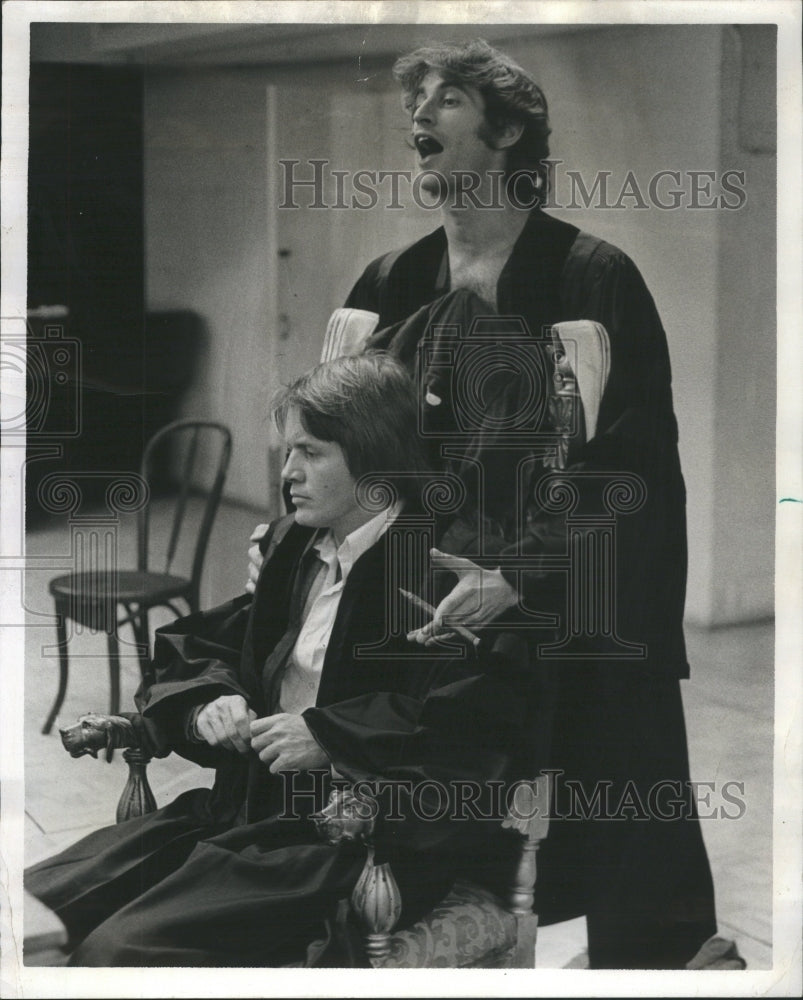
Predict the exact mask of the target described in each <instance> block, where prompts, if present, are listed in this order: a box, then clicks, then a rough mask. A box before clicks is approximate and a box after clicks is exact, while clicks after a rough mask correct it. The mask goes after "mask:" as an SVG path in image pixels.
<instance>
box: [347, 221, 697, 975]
mask: <svg viewBox="0 0 803 1000" xmlns="http://www.w3.org/2000/svg"><path fill="white" fill-rule="evenodd" d="M497 299H498V303H497V309H496V310H490V312H492V313H493V312H497V313H498V314H499V315H500V316H502V317H504V316H512V317H522V318H523V319H524V321H525V323H526V327H527V328H528V330H529V333H530V334H531V335H532V336H533V338H534V339H536V340H537V339H538V335H539V333H540V332H541V331H543V330H544V329H545V328H547V327H549V326H551V325H552V324H555V323H558V322H562V321H566V320H578V319H588V320H593V321H596V322H599V323H602V324H603V325H604V326H605V328H606V330H607V331H608V334H609V337H610V362H611V368H610V376H609V379H608V382H607V385H606V389H605V392H604V394H603V397H602V400H601V404H600V409H599V415H598V424H597V431H596V434H595V435H594V437H593V438H592V439H591V440H590V441H587V442H586V443H584V444H583V445H582V446H581V447H579V448H575V449H574V450H573V451H572V452H570V461H569V465H568V468H567V469H566V470H565V475H566V477H567V478H568V479H572V478H573V474H574V473H587V472H594V473H602V474H603V475H604V474H608V473H610V474H615V473H619V472H625V473H628V474H631V475H636V476H638V477H639V478H640V480H641V481H642V482H643V483H644V485H645V487H646V502H645V503H644V504H643V506H642V507H641V509H639V510H638V511H637V512H635V513H633V514H628V515H626V516H622V517H620V518H619V519H618V522H617V545H616V557H617V561H616V596H617V608H616V611H617V614H616V626H617V633H618V636H619V637H620V638H621V639H623V640H625V641H628V642H632V643H637V644H640V645H642V646H643V647H644V649H645V655H644V657H643V658H642V659H639V660H636V661H633V660H630V659H617V658H616V657H615V656H607V657H604V658H603V657H597V658H595V657H594V656H593V655H590V656H588V657H586V658H584V659H577V660H561V661H555V663H554V664H553V673H554V678H555V685H556V687H557V691H558V694H557V699H556V705H555V712H554V716H553V719H552V729H553V732H552V752H551V764H552V767H553V768H555V769H556V770H557V771H558V772H559V776H558V778H557V780H556V786H555V788H556V794H555V800H554V808H553V822H552V824H551V827H550V833H549V836H548V838H547V841H546V843H545V844H544V845H543V846H542V848H541V851H540V853H539V878H538V883H537V887H536V893H537V909H538V912H539V915H540V917H541V919H542V921H543V922H550V921H553V920H561V919H566V918H569V917H573V916H577V915H579V914H582V913H585V914H586V915H587V917H588V931H589V954H590V961H591V964H592V967H605V966H608V967H611V966H613V967H615V966H621V967H640V966H646V967H672V966H682V965H683V964H685V962H686V961H688V960H689V959H690V958H691V957H692V956H693V955H694V953H695V952H696V950H697V948H699V946H700V945H701V944H702V943H703V941H704V940H705V939H706V938H707V937H708V936H709V935H711V934H713V933H714V932H715V930H716V920H715V915H714V897H713V885H712V881H711V874H710V869H709V865H708V859H707V856H706V853H705V848H704V845H703V842H702V836H701V832H700V828H699V822H698V820H697V816H696V810H695V805H694V802H693V794H692V792H691V790H690V787H689V766H688V751H687V746H686V733H685V724H684V719H683V709H682V703H681V697H680V690H679V685H678V683H677V679H678V678H682V677H686V676H688V664H687V661H686V651H685V642H684V637H683V624H682V623H683V608H684V601H685V588H686V568H687V549H686V513H685V503H686V495H685V487H684V483H683V478H682V475H681V470H680V462H679V457H678V450H677V423H676V420H675V415H674V412H673V407H672V392H671V371H670V363H669V353H668V348H667V343H666V336H665V334H664V331H663V328H662V325H661V321H660V318H659V316H658V313H657V311H656V308H655V305H654V302H653V300H652V297H651V295H650V293H649V291H648V290H647V288H646V286H645V284H644V281H643V279H642V278H641V275H640V274H639V272H638V270H637V269H636V267H635V265H634V264H633V263H632V261H631V260H630V259H629V258H628V257H627V256H626V255H625V254H624V253H622V251H620V250H618V249H617V248H616V247H613V246H611V245H610V244H608V243H605V242H603V241H602V240H599V239H596V238H594V237H592V236H589V235H588V234H585V233H582V232H580V231H579V230H578V229H577V228H575V227H574V226H571V225H568V224H567V223H564V222H561V221H558V220H556V219H554V218H552V217H550V216H548V215H546V214H545V213H543V212H541V211H538V210H536V211H534V212H533V213H531V216H530V218H529V219H528V222H527V224H526V225H525V227H524V230H523V231H522V233H521V235H520V237H519V239H518V241H517V242H516V245H515V247H514V249H513V252H512V254H511V257H510V259H509V260H508V262H507V264H506V265H505V267H504V269H503V271H502V273H501V276H500V278H499V282H498V287H497ZM346 305H347V306H350V307H354V308H361V309H367V310H371V311H373V312H376V313H378V314H379V317H380V318H379V329H378V332H377V333H376V334H375V335H374V337H373V339H372V341H371V344H370V346H371V347H374V348H377V349H387V350H390V351H392V352H394V353H396V354H397V355H398V356H400V357H401V358H402V360H404V361H405V362H406V363H407V364H408V365H409V366H410V368H411V371H413V372H414V373H415V374H416V376H417V377H418V378H419V379H420V380H421V395H422V402H421V405H422V426H426V422H427V420H428V419H431V418H432V416H433V411H432V410H431V409H429V410H428V408H427V404H426V401H425V400H424V399H423V397H424V394H425V392H426V391H427V389H428V388H429V387H430V386H429V384H428V382H427V378H428V373H427V372H426V370H424V368H423V367H422V365H421V364H419V363H418V362H417V355H416V351H417V348H418V344H419V342H420V341H421V338H422V337H423V336H424V335H425V334H426V331H427V329H428V328H430V327H431V325H432V324H437V325H441V326H443V327H445V328H446V329H448V326H449V324H452V325H453V326H454V327H456V328H462V329H463V330H465V328H466V327H467V326H468V325H469V324H470V323H471V322H472V319H473V318H476V316H478V315H487V314H488V312H489V308H488V306H487V305H486V304H484V303H482V302H481V301H480V300H479V299H478V298H477V297H476V296H474V295H472V294H471V293H469V292H465V291H460V290H458V291H455V292H448V256H447V244H446V237H445V233H444V231H443V230H442V229H439V230H437V231H436V232H434V233H432V234H430V235H429V236H427V237H425V238H424V239H422V240H420V241H418V242H417V243H415V244H414V245H412V246H410V247H407V248H405V249H403V250H400V251H396V252H393V253H390V254H386V255H384V256H383V257H380V258H378V259H377V260H375V261H374V262H373V263H372V264H370V265H369V266H368V268H366V270H365V272H364V274H363V275H362V277H361V278H360V279H359V280H358V282H357V284H356V285H355V287H354V289H353V290H352V292H351V294H350V296H349V298H348V300H347V303H346ZM521 385H522V382H521V380H517V379H516V378H515V376H513V377H511V378H510V379H509V385H508V386H507V387H504V388H503V390H502V391H500V393H499V394H498V395H497V396H496V397H494V400H493V406H492V408H491V412H490V417H491V419H489V420H488V421H487V426H485V427H482V426H481V427H479V428H478V431H477V434H476V436H475V437H474V439H473V440H472V441H471V442H470V444H469V446H468V448H466V447H465V445H464V446H463V453H464V454H467V455H468V456H469V457H470V459H473V460H474V462H480V463H481V464H482V465H483V467H484V468H485V469H486V481H487V482H488V483H489V484H490V485H489V487H488V490H487V492H486V496H485V500H486V507H485V508H484V515H485V516H486V517H487V515H489V514H490V518H489V520H490V522H491V523H492V525H494V526H495V529H496V530H495V533H494V531H491V532H489V533H488V534H487V535H486V546H485V549H484V551H483V552H482V553H479V554H481V555H483V554H484V555H491V554H492V553H493V552H501V553H502V554H503V555H505V554H509V553H511V552H515V551H519V552H521V553H522V554H525V555H528V556H530V557H532V556H535V557H539V556H541V555H543V556H547V557H549V556H552V555H555V554H558V555H560V554H563V553H565V552H566V551H567V530H566V519H565V516H563V515H555V514H551V513H549V512H547V511H545V510H539V509H537V508H535V509H534V508H533V507H532V506H531V509H530V510H529V511H528V516H527V518H526V524H525V525H524V527H522V518H520V517H519V516H518V506H517V504H518V500H519V498H518V497H516V496H515V495H514V493H513V491H512V490H511V488H510V485H509V484H510V483H511V482H515V478H514V477H513V475H512V474H511V461H512V460H511V457H510V456H511V452H509V451H505V450H504V449H499V448H496V447H495V441H496V435H497V433H498V432H497V430H496V428H498V427H499V426H500V423H499V418H501V417H503V416H504V414H505V407H507V408H508V410H509V411H510V412H517V410H516V407H517V406H520V404H521V392H522V390H521ZM438 393H439V395H440V389H439V390H438ZM444 440H446V441H447V443H448V439H447V438H444ZM446 464H447V467H448V466H449V465H450V464H451V467H452V468H453V469H455V470H456V471H457V473H458V474H459V475H462V474H463V473H464V471H465V469H466V468H467V467H469V466H470V465H471V462H470V461H469V462H463V463H462V465H461V464H460V463H455V462H454V460H452V461H451V463H449V462H447V463H446ZM573 481H574V482H575V483H576V484H577V488H578V490H579V491H580V497H581V499H580V504H581V505H582V504H583V503H584V502H585V501H584V499H583V495H584V491H586V490H588V488H589V485H590V484H593V479H589V478H587V477H586V478H584V477H583V476H582V475H578V476H574V479H573ZM469 490H470V486H469ZM591 502H592V503H593V498H592V499H591ZM581 509H582V507H581ZM468 534H469V536H470V532H469V533H468ZM455 537H456V538H457V540H458V545H457V547H456V548H453V547H450V543H451V541H452V540H453V538H455ZM462 540H463V539H462V537H461V534H460V532H457V533H455V532H454V531H453V530H452V531H451V534H450V532H449V531H446V532H445V535H444V539H443V547H444V548H446V549H448V550H449V551H456V550H459V549H460V542H461V541H462ZM470 544H471V542H469V546H470ZM464 551H465V550H464ZM466 554H470V548H469V551H467V552H466ZM511 582H513V580H511ZM521 585H522V587H523V593H524V597H525V600H526V603H527V605H528V606H529V607H530V608H535V609H541V610H543V611H546V612H558V613H561V612H563V613H564V614H565V610H566V601H567V595H566V577H565V574H564V573H563V572H556V571H555V570H554V569H551V568H550V567H549V565H548V561H547V560H545V561H544V565H543V568H536V570H535V571H532V572H528V573H526V574H525V575H524V576H523V577H522V580H521ZM531 632H532V635H533V637H534V638H535V639H536V640H537V641H541V642H543V641H544V640H545V639H548V638H549V633H548V632H547V633H546V634H545V632H544V629H543V628H539V627H536V626H534V627H533V628H532V629H531ZM540 665H541V666H544V660H543V658H542V659H541V662H540ZM572 782H574V783H576V785H577V786H579V787H580V788H581V789H582V791H583V794H584V796H585V800H586V801H588V802H593V800H594V795H595V793H596V792H597V791H598V790H599V789H601V788H603V789H605V791H606V795H607V797H608V800H609V802H610V803H611V805H610V808H609V809H608V812H613V813H614V814H616V813H617V807H618V805H619V804H620V803H621V802H622V800H623V798H625V797H626V796H627V795H628V794H631V795H632V792H633V789H635V794H636V796H637V797H638V800H639V803H640V804H642V805H644V806H645V810H643V811H644V812H645V813H647V814H648V813H649V809H647V808H646V804H647V802H648V799H649V795H650V790H651V789H653V788H655V787H656V786H657V785H659V784H660V783H661V782H673V783H680V787H682V788H683V792H682V796H681V797H682V801H683V809H682V812H683V816H682V817H680V816H678V817H677V818H675V819H674V820H672V821H667V820H666V819H664V818H661V817H657V816H656V815H654V811H653V814H651V815H641V814H640V813H639V814H638V815H635V814H634V811H633V810H630V811H629V812H628V811H627V810H625V811H624V815H621V816H619V817H618V818H617V819H605V818H604V815H603V816H596V817H595V816H593V815H592V816H590V817H586V816H585V814H584V813H583V811H582V810H581V815H579V816H578V815H577V809H576V805H577V799H576V795H574V793H573V791H572ZM631 783H632V784H631ZM603 812H604V809H603ZM636 812H638V810H636ZM566 816H568V817H569V818H566Z"/></svg>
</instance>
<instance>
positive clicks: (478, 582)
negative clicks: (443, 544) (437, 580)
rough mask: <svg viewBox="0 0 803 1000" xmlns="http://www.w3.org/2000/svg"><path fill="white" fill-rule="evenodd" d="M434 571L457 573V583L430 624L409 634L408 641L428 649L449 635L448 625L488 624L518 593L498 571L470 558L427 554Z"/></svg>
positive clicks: (436, 552) (434, 551) (444, 554)
mask: <svg viewBox="0 0 803 1000" xmlns="http://www.w3.org/2000/svg"><path fill="white" fill-rule="evenodd" d="M430 555H431V559H432V566H433V568H434V569H449V570H451V571H452V572H453V573H456V574H457V584H456V586H455V587H454V589H453V590H452V591H451V592H450V593H448V594H447V595H446V597H444V599H443V600H442V601H441V603H440V604H439V605H438V607H437V608H436V609H435V614H434V615H433V617H432V621H431V622H428V623H427V624H426V625H424V626H423V627H422V628H419V629H416V630H415V631H414V632H410V634H409V635H408V636H407V638H408V639H409V640H410V641H412V642H419V643H421V644H423V645H427V646H431V645H433V644H434V643H436V642H437V641H438V640H439V639H445V638H447V637H449V635H450V628H449V626H450V624H451V625H467V626H469V627H470V626H472V625H479V626H482V625H487V624H488V623H489V622H492V621H493V620H494V618H497V617H498V616H499V615H501V614H502V613H503V612H504V611H507V610H508V608H512V607H515V606H516V604H517V603H518V599H519V598H518V594H517V593H516V590H515V588H514V587H511V585H510V584H509V583H508V582H507V580H506V579H505V578H504V577H503V576H502V573H501V572H500V571H499V570H498V569H493V570H491V569H483V568H482V567H481V566H478V565H477V564H476V563H474V562H472V561H471V560H470V559H465V558H463V557H462V556H451V555H448V553H446V552H440V551H439V550H438V549H432V550H431V551H430Z"/></svg>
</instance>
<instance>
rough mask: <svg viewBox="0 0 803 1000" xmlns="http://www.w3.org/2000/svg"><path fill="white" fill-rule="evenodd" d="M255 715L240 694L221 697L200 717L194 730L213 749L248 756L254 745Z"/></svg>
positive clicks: (199, 715)
mask: <svg viewBox="0 0 803 1000" xmlns="http://www.w3.org/2000/svg"><path fill="white" fill-rule="evenodd" d="M256 717H257V714H256V712H255V711H254V710H253V709H252V708H249V707H248V703H247V702H246V700H245V698H243V696H242V695H241V694H222V695H221V696H220V697H219V698H216V699H215V700H214V701H210V702H209V704H208V705H205V706H204V707H203V708H202V709H201V711H200V712H199V713H198V717H197V718H196V720H195V729H196V732H197V733H198V736H200V737H201V739H203V740H206V742H207V743H208V744H209V746H210V747H222V748H223V749H224V750H236V751H237V753H248V748H249V747H250V745H251V720H252V719H255V718H256Z"/></svg>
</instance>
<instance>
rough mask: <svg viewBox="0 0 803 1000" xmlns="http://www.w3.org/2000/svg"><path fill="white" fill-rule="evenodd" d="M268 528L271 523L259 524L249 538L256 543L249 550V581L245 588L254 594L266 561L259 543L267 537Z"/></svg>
mask: <svg viewBox="0 0 803 1000" xmlns="http://www.w3.org/2000/svg"><path fill="white" fill-rule="evenodd" d="M268 528H269V525H267V524H258V525H257V526H256V528H254V530H253V531H252V532H251V537H250V538H249V539H248V541H249V542H253V543H254V544H253V545H252V546H251V548H250V549H249V550H248V581H247V583H246V585H245V589H246V591H247V592H248V593H249V594H253V592H254V590H255V589H256V585H257V580H258V579H259V571H260V570H261V569H262V563H263V562H264V561H265V560H264V557H263V555H262V552H261V550H260V548H259V543H260V542H261V541H262V539H263V538H264V537H265V532H266V531H267V530H268Z"/></svg>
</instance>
